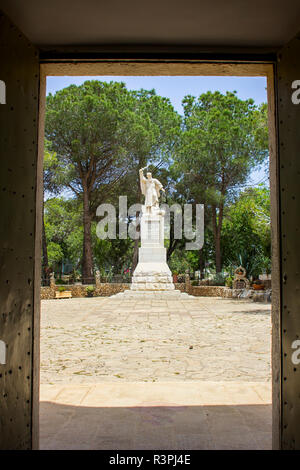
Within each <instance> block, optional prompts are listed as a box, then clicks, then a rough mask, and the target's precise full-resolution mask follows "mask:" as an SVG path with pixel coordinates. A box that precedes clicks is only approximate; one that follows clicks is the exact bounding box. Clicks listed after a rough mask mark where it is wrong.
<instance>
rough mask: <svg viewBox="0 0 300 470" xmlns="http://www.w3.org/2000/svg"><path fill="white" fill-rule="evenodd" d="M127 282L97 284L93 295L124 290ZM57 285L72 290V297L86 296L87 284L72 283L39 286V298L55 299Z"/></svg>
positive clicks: (110, 293) (104, 295)
mask: <svg viewBox="0 0 300 470" xmlns="http://www.w3.org/2000/svg"><path fill="white" fill-rule="evenodd" d="M129 286H130V285H129V284H121V283H103V284H97V285H96V286H94V287H95V290H94V297H98V296H99V297H108V296H110V295H113V294H117V293H118V292H124V290H126V289H129ZM59 287H64V288H65V290H68V291H71V292H72V297H77V298H78V297H86V296H87V295H86V288H87V285H82V284H74V285H65V286H55V288H52V287H41V299H42V300H46V299H55V292H56V291H59Z"/></svg>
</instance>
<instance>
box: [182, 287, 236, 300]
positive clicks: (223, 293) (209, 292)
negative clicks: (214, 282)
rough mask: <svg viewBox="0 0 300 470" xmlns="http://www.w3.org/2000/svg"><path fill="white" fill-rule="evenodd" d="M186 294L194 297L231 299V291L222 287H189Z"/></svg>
mask: <svg viewBox="0 0 300 470" xmlns="http://www.w3.org/2000/svg"><path fill="white" fill-rule="evenodd" d="M188 293H189V294H191V295H194V296H195V297H225V298H231V297H232V289H230V288H229V287H224V286H190V289H189V292H188Z"/></svg>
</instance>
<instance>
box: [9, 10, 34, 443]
mask: <svg viewBox="0 0 300 470" xmlns="http://www.w3.org/2000/svg"><path fill="white" fill-rule="evenodd" d="M0 43H1V48H0V80H2V81H4V82H5V86H6V104H0V152H1V158H0V202H1V225H0V340H2V341H4V342H5V345H6V364H0V409H1V412H0V448H1V449H29V448H31V446H32V403H33V400H32V390H33V374H32V370H33V368H32V360H33V305H34V300H35V299H34V287H35V286H34V258H35V225H36V165H37V146H38V142H37V141H38V138H37V125H38V91H39V62H38V61H39V57H38V52H37V50H36V49H35V48H34V47H33V46H32V45H31V44H30V43H29V42H28V40H27V39H26V38H25V37H24V36H23V35H22V34H21V33H20V31H18V29H17V28H15V27H14V25H12V24H11V23H10V21H9V20H8V19H7V18H6V17H5V16H4V15H2V14H1V13H0Z"/></svg>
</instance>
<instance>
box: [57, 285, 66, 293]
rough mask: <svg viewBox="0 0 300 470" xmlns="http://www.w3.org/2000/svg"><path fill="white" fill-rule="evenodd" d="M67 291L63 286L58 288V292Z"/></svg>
mask: <svg viewBox="0 0 300 470" xmlns="http://www.w3.org/2000/svg"><path fill="white" fill-rule="evenodd" d="M65 290H66V288H65V287H63V286H60V287H59V288H58V292H64V291H65Z"/></svg>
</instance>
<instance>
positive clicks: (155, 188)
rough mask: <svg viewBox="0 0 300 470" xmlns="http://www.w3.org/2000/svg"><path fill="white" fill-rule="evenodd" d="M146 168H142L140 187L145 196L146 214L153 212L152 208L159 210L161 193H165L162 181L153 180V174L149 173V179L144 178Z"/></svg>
mask: <svg viewBox="0 0 300 470" xmlns="http://www.w3.org/2000/svg"><path fill="white" fill-rule="evenodd" d="M144 170H145V168H141V169H140V171H139V173H140V185H141V191H142V194H143V195H144V196H145V208H146V213H148V214H150V213H151V212H152V207H154V208H155V209H158V208H159V206H158V200H159V197H160V191H163V192H165V190H164V188H163V185H162V184H161V182H160V181H158V180H157V179H155V178H152V173H150V172H148V173H147V178H145V176H144Z"/></svg>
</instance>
